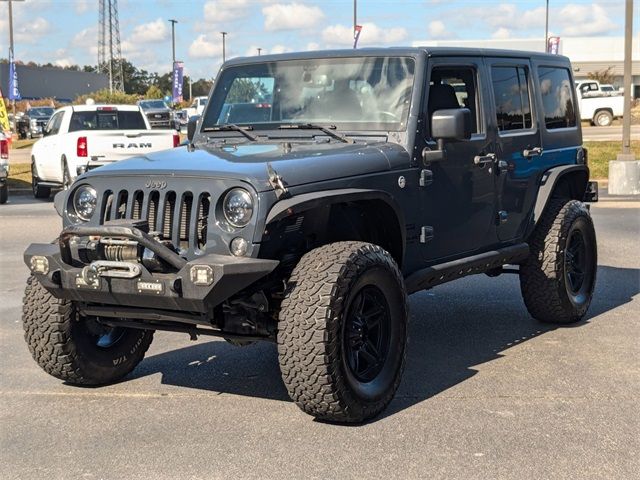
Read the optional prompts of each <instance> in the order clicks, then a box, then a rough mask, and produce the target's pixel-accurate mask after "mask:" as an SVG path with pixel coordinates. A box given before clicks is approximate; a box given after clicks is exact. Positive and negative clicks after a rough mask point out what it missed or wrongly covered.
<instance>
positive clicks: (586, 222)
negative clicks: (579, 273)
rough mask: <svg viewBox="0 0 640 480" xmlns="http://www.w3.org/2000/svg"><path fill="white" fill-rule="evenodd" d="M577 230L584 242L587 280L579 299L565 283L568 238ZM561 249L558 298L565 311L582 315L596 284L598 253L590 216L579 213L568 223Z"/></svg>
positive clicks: (587, 306)
mask: <svg viewBox="0 0 640 480" xmlns="http://www.w3.org/2000/svg"><path fill="white" fill-rule="evenodd" d="M576 230H578V231H580V233H581V234H582V238H583V240H584V243H585V252H586V255H587V264H586V266H585V274H586V277H585V280H584V281H585V282H587V284H586V286H585V287H583V288H581V289H580V292H581V294H580V296H581V297H583V298H581V299H579V298H578V297H577V296H576V295H575V294H574V293H573V292H572V291H571V289H570V286H569V285H568V283H567V276H566V272H565V270H566V263H565V255H566V251H567V247H568V246H569V240H570V239H571V236H572V235H573V233H574V232H575V231H576ZM560 246H561V251H562V252H563V254H562V258H561V260H560V261H559V263H560V265H561V268H562V275H561V276H560V278H561V281H560V284H561V285H560V286H559V288H561V289H562V291H561V292H560V298H561V299H562V301H563V303H564V307H565V309H567V311H571V310H573V311H574V312H575V315H576V316H579V317H582V316H583V315H584V314H585V313H586V311H587V309H588V308H589V305H590V304H591V298H592V297H593V290H594V288H595V284H596V272H597V268H598V254H597V248H596V237H595V230H594V228H593V223H592V221H591V218H590V217H589V216H587V215H579V216H578V217H577V218H576V219H575V220H574V221H573V222H571V224H570V225H568V228H567V233H566V235H563V236H562V243H561V245H560Z"/></svg>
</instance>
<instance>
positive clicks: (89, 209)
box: [73, 185, 98, 222]
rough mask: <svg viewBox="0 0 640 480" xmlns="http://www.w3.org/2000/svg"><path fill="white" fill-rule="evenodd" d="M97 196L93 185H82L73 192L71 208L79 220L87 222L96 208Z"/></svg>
mask: <svg viewBox="0 0 640 480" xmlns="http://www.w3.org/2000/svg"><path fill="white" fill-rule="evenodd" d="M97 201H98V197H97V195H96V191H95V189H94V188H93V187H90V186H89V185H83V186H81V187H80V188H78V189H77V190H76V191H75V193H74V194H73V209H74V210H75V212H76V215H77V216H78V218H79V219H80V220H83V221H85V222H88V221H89V220H90V219H91V217H92V216H93V212H95V210H96V203H97Z"/></svg>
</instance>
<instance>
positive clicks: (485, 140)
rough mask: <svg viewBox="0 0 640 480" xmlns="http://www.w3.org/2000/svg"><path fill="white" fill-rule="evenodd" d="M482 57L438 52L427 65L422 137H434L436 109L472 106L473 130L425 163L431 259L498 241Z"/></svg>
mask: <svg viewBox="0 0 640 480" xmlns="http://www.w3.org/2000/svg"><path fill="white" fill-rule="evenodd" d="M484 68H485V67H484V64H483V62H482V59H473V58H463V59H462V58H460V59H455V58H453V59H452V58H448V59H444V58H443V59H439V58H434V59H432V61H431V62H430V66H429V75H428V80H427V81H428V82H429V98H428V99H427V101H426V105H425V106H424V110H425V112H426V115H425V119H426V121H425V123H426V125H425V133H424V137H425V138H424V140H425V144H426V145H427V147H428V148H432V149H433V148H436V142H435V140H434V139H433V138H431V136H430V134H429V131H430V123H431V116H432V115H433V113H434V112H435V111H437V110H441V109H451V108H468V109H469V110H470V111H471V117H472V132H473V133H472V136H471V139H470V140H465V141H459V142H454V141H447V142H446V143H445V146H444V151H445V157H444V158H443V159H442V160H438V161H434V162H431V163H430V164H429V165H427V166H426V168H425V170H426V171H427V174H426V176H427V177H428V179H429V180H430V183H429V184H428V185H426V186H424V187H423V188H422V191H423V192H424V194H423V199H424V203H423V205H422V207H423V211H424V212H425V215H424V226H423V227H422V228H423V232H426V235H423V239H422V240H424V241H425V245H424V247H423V249H422V251H423V252H424V253H423V258H424V260H426V261H427V262H428V263H433V262H434V261H443V260H444V259H448V258H455V257H463V256H469V255H472V254H474V253H478V252H480V251H482V250H484V249H487V248H489V247H490V246H492V245H494V244H495V243H496V241H497V238H496V221H495V215H496V199H495V178H494V177H495V166H494V165H493V163H492V161H491V159H492V158H493V157H492V154H493V153H495V141H494V134H493V133H492V132H491V131H490V130H488V128H487V121H486V111H485V110H486V109H485V108H484V107H483V105H484V104H485V103H486V99H487V98H489V95H490V91H489V90H488V85H487V82H485V81H482V79H483V78H485V75H484V73H483V72H484Z"/></svg>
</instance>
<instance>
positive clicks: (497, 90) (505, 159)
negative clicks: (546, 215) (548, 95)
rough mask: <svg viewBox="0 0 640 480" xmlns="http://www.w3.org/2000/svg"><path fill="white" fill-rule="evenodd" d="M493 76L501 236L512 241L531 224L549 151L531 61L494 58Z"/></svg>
mask: <svg viewBox="0 0 640 480" xmlns="http://www.w3.org/2000/svg"><path fill="white" fill-rule="evenodd" d="M486 64H487V70H488V72H489V75H490V78H491V93H492V97H493V101H492V102H491V106H492V118H491V123H492V127H491V128H492V130H494V131H495V135H496V152H495V153H496V156H497V162H498V164H497V166H496V177H495V178H496V189H497V215H496V221H497V224H498V238H499V240H500V241H501V242H508V241H510V240H513V239H515V238H517V237H519V235H520V234H522V233H523V231H524V229H525V228H526V224H527V221H528V220H529V214H530V209H531V205H532V203H533V201H534V200H535V193H536V188H535V182H536V181H537V176H538V173H539V169H540V166H539V164H540V159H541V157H542V154H543V150H542V143H541V138H540V126H539V119H538V118H537V116H536V115H535V108H533V106H534V105H535V97H534V95H533V91H534V89H533V86H534V85H533V76H532V69H531V65H530V62H529V60H527V59H521V58H488V59H486Z"/></svg>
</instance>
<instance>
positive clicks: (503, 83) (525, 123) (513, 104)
mask: <svg viewBox="0 0 640 480" xmlns="http://www.w3.org/2000/svg"><path fill="white" fill-rule="evenodd" d="M528 77H529V75H528V71H527V69H526V68H524V67H492V68H491V79H492V83H493V96H494V98H495V102H496V117H497V121H498V130H500V131H501V132H504V131H509V130H523V129H527V128H531V126H532V124H533V123H532V120H531V101H530V98H531V97H530V95H529V78H528Z"/></svg>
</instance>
